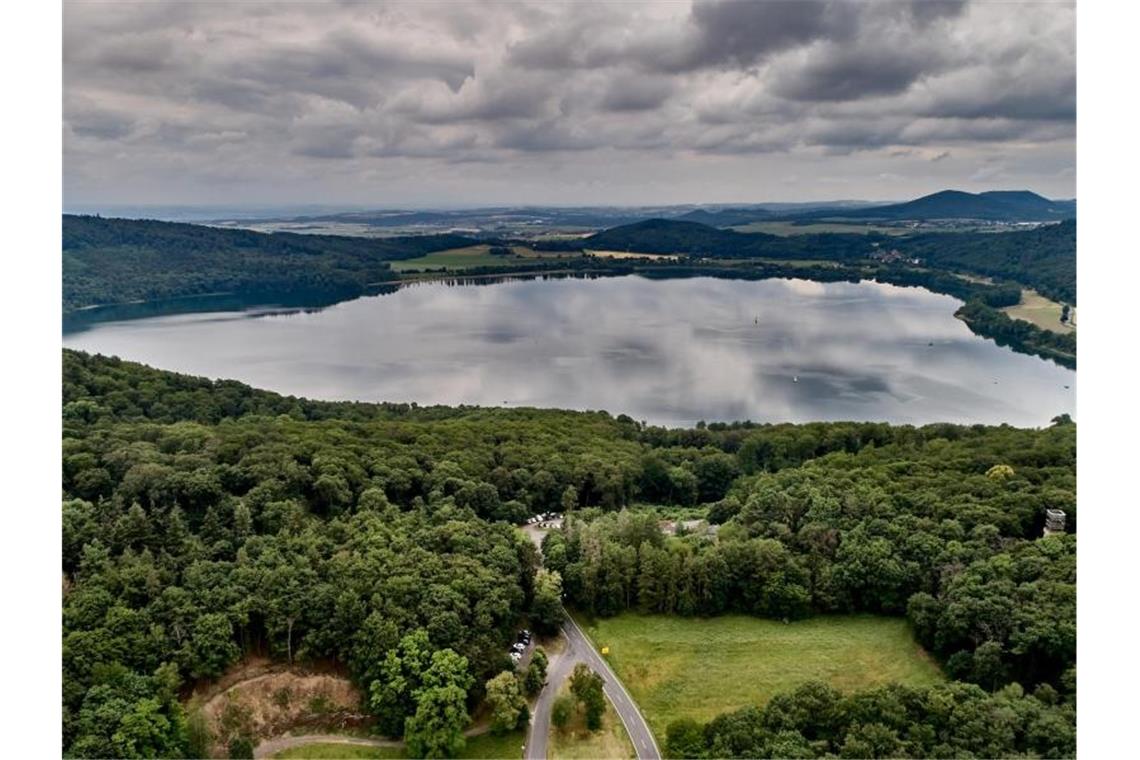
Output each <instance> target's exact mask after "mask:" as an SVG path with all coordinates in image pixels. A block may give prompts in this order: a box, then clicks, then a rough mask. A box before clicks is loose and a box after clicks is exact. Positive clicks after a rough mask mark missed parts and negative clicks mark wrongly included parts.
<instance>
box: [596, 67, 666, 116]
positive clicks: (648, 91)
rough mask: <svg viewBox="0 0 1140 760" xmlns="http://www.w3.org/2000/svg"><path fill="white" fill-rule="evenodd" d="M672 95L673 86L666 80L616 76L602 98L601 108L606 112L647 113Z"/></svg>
mask: <svg viewBox="0 0 1140 760" xmlns="http://www.w3.org/2000/svg"><path fill="white" fill-rule="evenodd" d="M672 94H673V84H672V83H671V82H670V81H669V80H668V79H663V78H653V79H650V78H645V77H637V76H631V75H625V76H616V77H614V78H613V80H612V81H610V83H609V85H607V87H606V91H605V94H604V95H603V96H602V108H604V109H606V110H607V111H647V110H650V109H653V108H657V107H658V106H660V105H661V104H662V103H664V102H665V101H666V100H667V99H668V98H669V96H670V95H672Z"/></svg>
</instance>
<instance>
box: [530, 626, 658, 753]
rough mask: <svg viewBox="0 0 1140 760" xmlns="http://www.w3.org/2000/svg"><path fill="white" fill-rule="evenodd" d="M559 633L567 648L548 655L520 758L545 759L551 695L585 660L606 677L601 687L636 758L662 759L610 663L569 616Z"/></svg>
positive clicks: (595, 670)
mask: <svg viewBox="0 0 1140 760" xmlns="http://www.w3.org/2000/svg"><path fill="white" fill-rule="evenodd" d="M562 635H563V636H564V637H565V638H566V648H565V649H564V650H563V651H562V652H561V653H560V654H558V655H557V659H555V658H553V657H552V658H551V660H552V661H551V664H550V669H549V670H548V671H547V674H546V686H544V687H543V689H542V691H541V692H540V693H539V695H538V700H537V701H536V702H535V705H534V716H533V717H532V719H531V722H530V729H529V732H528V733H527V738H526V749H525V754H524V755H523V757H524V758H526V760H546V740H547V737H548V736H549V735H550V708H551V706H552V705H553V704H554V697H555V696H556V695H557V694H558V689H559V687H560V686H561V685H562V682H563V681H564V680H565V679H566V678H568V677H569V676H570V674H571V673H572V672H573V671H574V666H575V665H577V664H578V663H579V662H584V663H586V664H587V665H589V666H590V668H592V669H593V670H594V672H596V673H598V674H600V675H601V676H602V678H604V679H605V682H606V683H605V687H604V689H603V690H604V691H605V694H606V697H607V698H608V699H609V700H610V704H612V705H613V706H614V711H615V712H617V714H618V717H620V718H621V722H622V723H623V724H624V725H625V731H626V733H627V734H629V738H630V741H632V742H633V748H634V749H635V750H636V751H637V757H638V760H661V751H660V750H659V749H658V748H657V742H656V741H654V739H653V732H652V731H650V730H649V725H648V724H647V723H646V722H645V718H643V717H642V716H641V711H639V710H638V709H637V705H636V704H634V702H633V699H632V698H631V697H630V696H629V693H628V692H627V691H626V690H625V687H624V686H622V684H621V681H619V680H618V677H617V675H616V674H615V673H614V672H613V671H612V670H611V669H610V666H609V664H607V663H606V661H605V660H604V659H602V656H601V655H599V654H598V653H597V651H596V650H595V649H594V645H593V644H591V643H590V640H589V639H588V638H586V634H584V633H583V632H582V629H581V628H579V627H578V624H577V623H575V622H574V620H573V619H572V618H571V617H570V616H569V615H567V616H566V622H565V623H563V624H562Z"/></svg>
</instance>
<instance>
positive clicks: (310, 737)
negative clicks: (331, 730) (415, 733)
mask: <svg viewBox="0 0 1140 760" xmlns="http://www.w3.org/2000/svg"><path fill="white" fill-rule="evenodd" d="M490 730H491V726H490V725H489V724H482V725H478V726H472V727H471V728H469V729H467V730H466V731H464V732H463V735H464V736H465V737H467V738H468V739H474V738H475V737H476V736H482V735H483V734H485V733H487V732H488V731H490ZM308 744H353V745H356V746H358V747H403V746H404V740H403V739H372V738H370V737H367V736H348V735H347V734H300V735H298V736H278V737H275V738H273V739H267V740H266V741H263V742H262V743H261V744H258V745H257V747H256V748H255V749H254V750H253V756H254V757H255V758H261V757H273V756H274V755H276V754H277V753H278V752H284V751H285V750H287V749H293V748H294V747H304V746H306V745H308Z"/></svg>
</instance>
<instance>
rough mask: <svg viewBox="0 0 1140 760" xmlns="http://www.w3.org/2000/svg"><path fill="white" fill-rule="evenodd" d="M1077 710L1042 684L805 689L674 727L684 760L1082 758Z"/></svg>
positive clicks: (675, 745) (676, 749) (672, 753)
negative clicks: (845, 690)
mask: <svg viewBox="0 0 1140 760" xmlns="http://www.w3.org/2000/svg"><path fill="white" fill-rule="evenodd" d="M1076 744H1077V742H1076V702H1075V698H1074V696H1073V692H1072V691H1070V692H1069V693H1068V694H1067V695H1066V696H1064V697H1062V696H1061V695H1060V694H1059V693H1058V691H1057V690H1056V689H1054V688H1053V687H1052V686H1049V685H1046V684H1043V685H1041V686H1038V687H1037V688H1036V689H1034V690H1033V692H1032V693H1026V691H1025V689H1024V688H1022V687H1021V686H1020V685H1018V684H1011V685H1009V686H1006V687H1003V688H1001V689H999V690H997V691H995V692H992V693H990V692H987V691H985V690H984V689H982V688H980V687H978V686H976V685H974V684H966V683H960V682H954V683H949V684H944V685H940V686H932V687H928V688H925V689H915V688H911V687H907V686H902V685H898V684H892V685H890V686H885V687H882V688H878V689H871V690H867V691H861V692H856V693H854V694H849V695H843V694H840V693H839V692H837V691H836V690H835V689H832V688H831V687H829V686H827V685H826V684H823V683H818V682H811V683H806V684H804V685H803V686H801V687H800V688H798V689H796V690H795V691H794V692H792V693H790V694H780V695H777V696H776V697H775V698H773V699H772V701H770V702H769V703H768V704H767V705H765V706H764V707H763V708H758V707H752V706H749V707H744V708H741V709H739V710H735V711H733V712H728V713H724V714H721V715H718V716H717V717H716V718H714V719H713V720H711V721H709V722H708V723H707V724H704V725H702V724H700V723H698V722H697V721H693V720H678V721H675V722H674V723H672V724H670V726H669V729H668V735H667V740H666V745H665V753H666V755H667V756H668V757H677V758H727V757H740V758H767V757H771V758H816V757H820V758H822V757H829V758H834V757H840V758H874V757H912V758H921V757H929V758H975V757H979V758H981V757H1075V756H1076V751H1077V747H1076Z"/></svg>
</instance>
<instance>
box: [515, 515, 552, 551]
mask: <svg viewBox="0 0 1140 760" xmlns="http://www.w3.org/2000/svg"><path fill="white" fill-rule="evenodd" d="M519 528H520V529H521V530H522V532H523V533H526V534H527V536H528V537H529V538H530V540H531V541H533V542H534V545H535V546H537V547H538V548H539V549H541V548H542V539H543V538H545V537H546V534H547V533H548V532H550V531H552V530H561V528H562V513H561V512H542V513H539V514H537V515H534V516H533V517H531V518H530V519H528V520H527V521H526V522H524V523H522V524H521V525H519Z"/></svg>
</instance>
